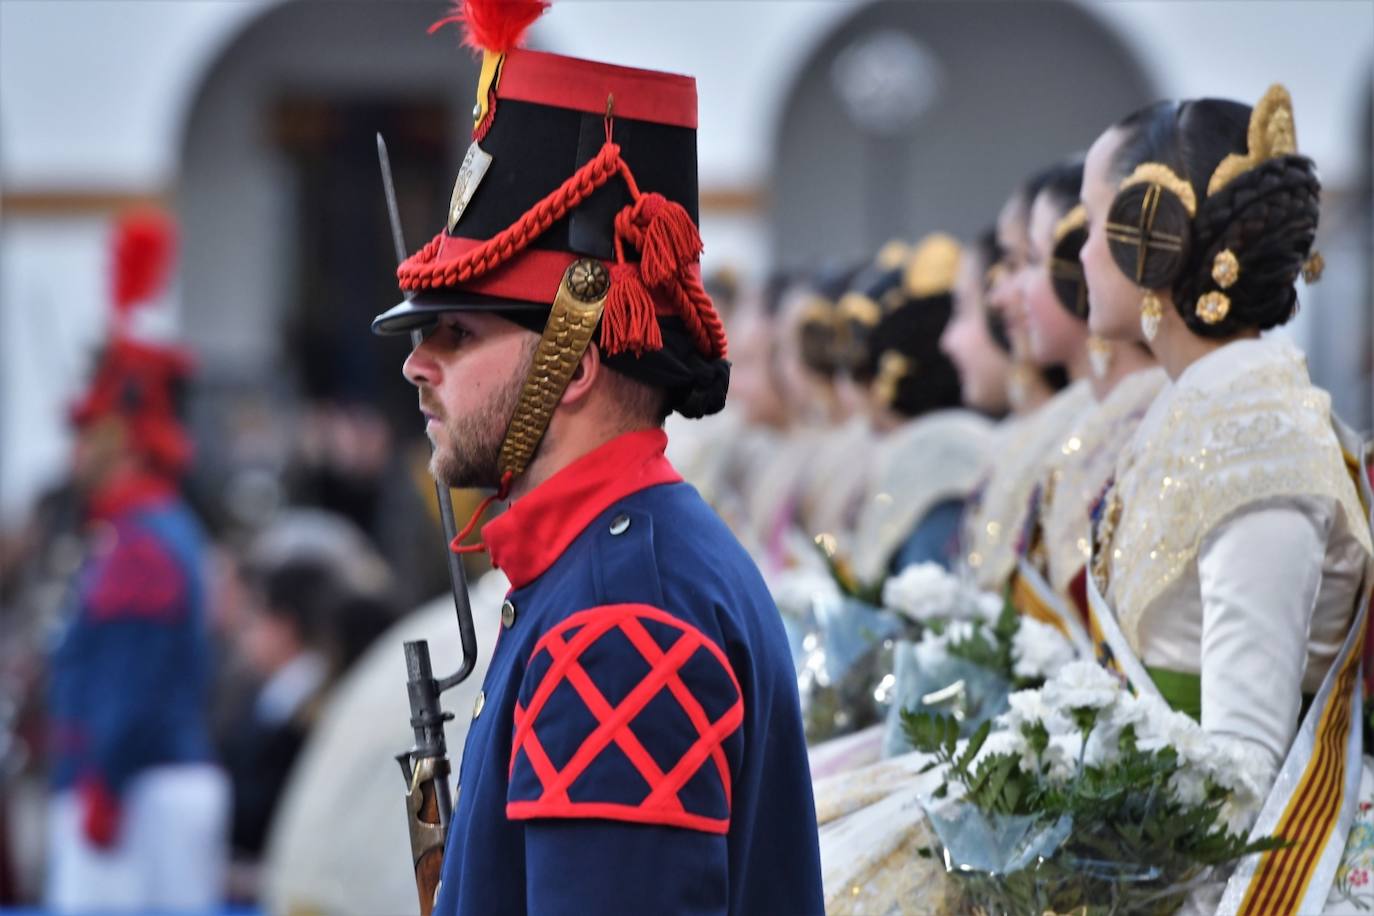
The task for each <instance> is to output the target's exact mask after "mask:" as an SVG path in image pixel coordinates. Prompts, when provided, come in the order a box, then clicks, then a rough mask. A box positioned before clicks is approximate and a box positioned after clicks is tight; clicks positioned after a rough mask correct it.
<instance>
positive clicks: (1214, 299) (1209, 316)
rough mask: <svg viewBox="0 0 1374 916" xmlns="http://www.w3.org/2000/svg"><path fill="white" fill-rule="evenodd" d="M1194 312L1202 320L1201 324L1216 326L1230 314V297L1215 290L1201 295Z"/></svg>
mask: <svg viewBox="0 0 1374 916" xmlns="http://www.w3.org/2000/svg"><path fill="white" fill-rule="evenodd" d="M1194 311H1196V312H1197V316H1198V317H1199V318H1201V319H1202V322H1203V324H1217V323H1218V322H1221V321H1224V320H1225V319H1226V316H1227V315H1229V314H1230V313H1231V297H1230V296H1228V295H1226V294H1225V293H1219V292H1217V291H1216V290H1213V291H1212V292H1210V293H1203V294H1202V295H1201V296H1199V297H1198V300H1197V307H1196V308H1195V309H1194Z"/></svg>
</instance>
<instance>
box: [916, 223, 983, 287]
mask: <svg viewBox="0 0 1374 916" xmlns="http://www.w3.org/2000/svg"><path fill="white" fill-rule="evenodd" d="M961 253H962V249H961V248H960V247H959V243H958V242H957V241H955V239H954V237H953V236H951V235H946V234H945V233H943V232H932V233H931V234H930V235H928V236H926V237H925V238H923V239H921V241H920V242H919V243H917V245H916V247H915V249H913V250H912V252H911V256H910V258H908V259H907V262H906V272H905V273H904V274H903V276H902V286H903V288H904V289H906V292H907V295H908V296H911V297H912V298H915V299H924V298H925V297H927V296H938V295H940V294H942V293H947V292H949V291H950V290H952V289H954V283H955V280H956V279H957V278H958V274H959V258H960V255H961ZM989 269H991V268H989Z"/></svg>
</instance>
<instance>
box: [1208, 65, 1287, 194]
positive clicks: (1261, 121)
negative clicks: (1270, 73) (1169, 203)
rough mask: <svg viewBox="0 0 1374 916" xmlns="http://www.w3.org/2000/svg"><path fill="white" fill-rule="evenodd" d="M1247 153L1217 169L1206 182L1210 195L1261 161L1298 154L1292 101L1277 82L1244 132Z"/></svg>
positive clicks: (1253, 113) (1252, 114)
mask: <svg viewBox="0 0 1374 916" xmlns="http://www.w3.org/2000/svg"><path fill="white" fill-rule="evenodd" d="M1245 135H1246V147H1247V149H1246V152H1245V154H1244V155H1241V154H1240V153H1232V154H1231V155H1229V156H1227V157H1226V158H1225V159H1223V160H1221V163H1220V164H1219V165H1218V166H1217V167H1216V170H1215V171H1213V172H1212V177H1211V178H1209V179H1208V180H1207V196H1208V197H1211V196H1212V195H1213V194H1215V193H1217V192H1218V191H1220V190H1221V189H1222V188H1224V187H1226V185H1228V184H1230V183H1231V181H1232V180H1234V179H1235V177H1236V176H1237V175H1240V174H1242V173H1244V172H1248V171H1250V170H1251V169H1253V168H1254V167H1255V166H1257V165H1259V164H1260V163H1261V162H1265V161H1267V160H1269V159H1274V158H1277V157H1279V156H1291V155H1293V154H1294V153H1296V152H1297V151H1298V137H1297V133H1296V131H1295V129H1294V126H1293V99H1292V97H1291V96H1290V95H1289V94H1288V90H1287V89H1285V88H1284V87H1283V85H1282V84H1281V83H1275V84H1274V85H1272V86H1270V87H1269V91H1268V92H1266V93H1264V98H1262V99H1260V100H1259V104H1258V105H1256V106H1255V107H1254V110H1253V111H1251V112H1250V126H1249V128H1248V129H1247V130H1246V132H1245Z"/></svg>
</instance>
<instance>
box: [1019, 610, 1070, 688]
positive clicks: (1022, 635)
mask: <svg viewBox="0 0 1374 916" xmlns="http://www.w3.org/2000/svg"><path fill="white" fill-rule="evenodd" d="M1076 655H1077V653H1076V652H1075V651H1074V648H1073V645H1072V644H1071V643H1070V642H1069V641H1068V640H1067V639H1066V638H1065V637H1064V634H1062V633H1060V632H1059V630H1057V629H1055V628H1054V627H1052V626H1050V625H1049V624H1047V623H1041V622H1040V621H1038V620H1034V619H1032V618H1030V617H1022V618H1021V620H1020V625H1019V626H1018V627H1017V629H1016V635H1015V636H1013V637H1012V641H1011V657H1012V673H1014V674H1015V675H1016V676H1017V677H1022V678H1027V679H1032V678H1034V679H1045V678H1048V677H1051V676H1053V675H1054V674H1055V673H1056V672H1057V671H1059V669H1060V668H1062V667H1064V666H1065V665H1067V664H1068V663H1069V662H1071V661H1073V660H1074V658H1075V656H1076Z"/></svg>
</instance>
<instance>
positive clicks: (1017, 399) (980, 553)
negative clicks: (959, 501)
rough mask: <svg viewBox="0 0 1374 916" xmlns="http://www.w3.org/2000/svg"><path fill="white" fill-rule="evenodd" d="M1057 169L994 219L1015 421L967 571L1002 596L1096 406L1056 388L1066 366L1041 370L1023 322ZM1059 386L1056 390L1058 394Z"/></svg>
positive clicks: (995, 287) (992, 296)
mask: <svg viewBox="0 0 1374 916" xmlns="http://www.w3.org/2000/svg"><path fill="white" fill-rule="evenodd" d="M1058 167H1059V166H1052V167H1051V168H1048V169H1043V170H1041V171H1039V172H1037V173H1035V174H1034V175H1032V176H1031V177H1030V178H1029V179H1028V180H1027V181H1026V182H1024V183H1023V185H1022V186H1021V187H1020V188H1018V189H1017V191H1016V192H1015V193H1014V194H1013V195H1012V197H1011V198H1010V199H1009V200H1008V201H1007V203H1006V204H1005V205H1004V206H1003V208H1002V212H1001V213H1000V214H999V216H998V218H997V240H998V245H999V247H1000V249H1001V252H1002V259H1001V260H1000V261H999V262H998V263H997V264H996V265H994V267H993V269H992V270H991V271H990V274H991V283H990V288H989V290H988V304H989V306H990V309H991V311H992V312H993V313H994V314H997V315H999V316H1001V318H1002V320H1003V322H1004V323H1005V327H1006V330H1007V335H1008V337H1009V339H1010V341H1011V346H1012V370H1011V382H1010V384H1009V385H1008V389H1007V394H1008V400H1009V401H1010V403H1011V408H1012V415H1011V417H1009V418H1008V419H1007V421H1006V422H1004V423H1003V424H1002V425H1001V426H1000V428H999V429H998V436H997V442H996V443H995V444H994V446H993V448H992V451H991V456H990V458H989V461H988V465H987V467H986V468H985V469H984V482H983V484H982V485H981V486H980V487H979V488H978V490H977V492H976V493H975V495H974V496H973V498H972V499H970V501H969V503H968V506H967V509H966V511H965V513H964V523H963V534H962V544H961V546H962V553H963V559H964V565H965V566H966V567H967V569H968V571H969V573H970V574H971V576H972V579H973V581H974V582H975V583H977V585H978V587H979V588H982V589H984V590H986V591H990V592H996V593H997V594H1002V593H1003V592H1005V590H1006V588H1007V586H1008V585H1009V584H1010V582H1011V578H1012V573H1013V572H1014V571H1015V569H1016V559H1017V550H1016V548H1017V542H1018V540H1019V538H1020V535H1021V532H1022V530H1023V529H1024V527H1025V524H1026V518H1027V513H1028V511H1029V507H1030V497H1031V493H1032V491H1033V490H1034V489H1035V485H1036V483H1037V482H1038V481H1039V479H1040V472H1041V467H1042V466H1043V464H1044V462H1045V460H1046V459H1047V457H1048V455H1049V453H1050V450H1051V449H1054V448H1058V447H1059V446H1060V444H1061V443H1062V441H1063V439H1064V437H1065V435H1066V434H1067V432H1068V429H1069V427H1070V426H1071V425H1072V424H1073V423H1074V422H1076V421H1077V420H1078V418H1079V417H1080V416H1081V415H1082V414H1083V413H1084V412H1085V411H1086V410H1087V409H1088V408H1089V406H1090V405H1091V404H1092V387H1091V385H1090V384H1089V383H1088V381H1087V379H1079V380H1077V381H1076V382H1074V383H1072V384H1069V385H1068V386H1067V387H1064V386H1063V385H1059V384H1058V383H1059V382H1060V381H1061V379H1062V378H1063V370H1062V367H1060V366H1057V365H1052V364H1051V363H1049V362H1046V363H1043V364H1040V365H1037V364H1036V361H1035V360H1034V357H1033V354H1032V352H1031V343H1030V340H1029V338H1028V336H1027V334H1026V331H1027V328H1026V323H1025V321H1024V320H1023V319H1022V316H1023V315H1024V309H1023V306H1022V298H1023V284H1022V281H1021V277H1022V274H1023V273H1024V272H1025V271H1026V270H1028V269H1029V268H1028V264H1029V257H1030V236H1029V233H1028V232H1027V230H1028V228H1029V218H1030V214H1031V207H1032V205H1033V204H1034V203H1035V201H1036V199H1037V198H1039V196H1040V192H1041V190H1042V189H1043V188H1044V187H1045V184H1046V182H1047V181H1049V179H1050V178H1051V177H1052V175H1053V173H1054V172H1055V170H1056V169H1057V168H1058ZM1056 386H1058V389H1059V390H1056Z"/></svg>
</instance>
